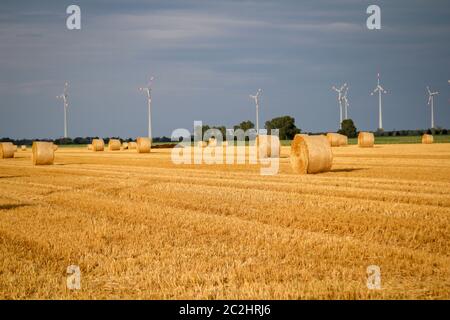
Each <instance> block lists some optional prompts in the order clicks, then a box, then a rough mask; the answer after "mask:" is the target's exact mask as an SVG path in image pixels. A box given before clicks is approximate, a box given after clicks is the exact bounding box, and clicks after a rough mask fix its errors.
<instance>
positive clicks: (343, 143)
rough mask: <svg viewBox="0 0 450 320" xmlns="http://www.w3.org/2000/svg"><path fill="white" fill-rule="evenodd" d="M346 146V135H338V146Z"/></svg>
mask: <svg viewBox="0 0 450 320" xmlns="http://www.w3.org/2000/svg"><path fill="white" fill-rule="evenodd" d="M347 145H348V137H347V136H346V135H343V134H340V135H339V146H340V147H342V146H347Z"/></svg>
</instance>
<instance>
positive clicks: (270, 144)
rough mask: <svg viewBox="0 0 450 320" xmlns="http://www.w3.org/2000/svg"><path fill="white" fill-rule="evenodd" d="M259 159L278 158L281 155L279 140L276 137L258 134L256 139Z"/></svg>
mask: <svg viewBox="0 0 450 320" xmlns="http://www.w3.org/2000/svg"><path fill="white" fill-rule="evenodd" d="M256 145H257V148H258V156H259V157H260V158H278V157H280V153H281V145H280V139H279V138H278V137H277V136H273V135H266V134H260V135H258V136H257V137H256Z"/></svg>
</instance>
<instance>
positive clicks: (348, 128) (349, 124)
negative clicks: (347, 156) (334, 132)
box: [338, 119, 357, 138]
mask: <svg viewBox="0 0 450 320" xmlns="http://www.w3.org/2000/svg"><path fill="white" fill-rule="evenodd" d="M356 132H357V129H356V127H355V124H354V122H353V120H352V119H345V120H344V121H342V128H341V129H340V130H339V131H338V133H340V134H343V135H344V136H347V137H349V138H356Z"/></svg>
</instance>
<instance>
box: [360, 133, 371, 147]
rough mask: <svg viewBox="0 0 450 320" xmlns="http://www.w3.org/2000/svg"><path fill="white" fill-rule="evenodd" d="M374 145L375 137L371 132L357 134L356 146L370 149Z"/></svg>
mask: <svg viewBox="0 0 450 320" xmlns="http://www.w3.org/2000/svg"><path fill="white" fill-rule="evenodd" d="M374 143H375V136H374V135H373V133H372V132H360V133H359V134H358V146H360V147H361V148H372V147H373V144H374Z"/></svg>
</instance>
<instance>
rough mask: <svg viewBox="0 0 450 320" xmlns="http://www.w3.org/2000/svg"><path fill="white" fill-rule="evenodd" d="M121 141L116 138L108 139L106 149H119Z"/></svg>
mask: <svg viewBox="0 0 450 320" xmlns="http://www.w3.org/2000/svg"><path fill="white" fill-rule="evenodd" d="M121 145H122V143H121V142H120V140H118V139H109V143H108V149H109V151H117V150H120V146H121Z"/></svg>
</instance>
